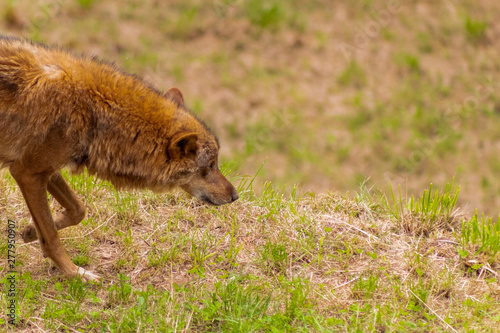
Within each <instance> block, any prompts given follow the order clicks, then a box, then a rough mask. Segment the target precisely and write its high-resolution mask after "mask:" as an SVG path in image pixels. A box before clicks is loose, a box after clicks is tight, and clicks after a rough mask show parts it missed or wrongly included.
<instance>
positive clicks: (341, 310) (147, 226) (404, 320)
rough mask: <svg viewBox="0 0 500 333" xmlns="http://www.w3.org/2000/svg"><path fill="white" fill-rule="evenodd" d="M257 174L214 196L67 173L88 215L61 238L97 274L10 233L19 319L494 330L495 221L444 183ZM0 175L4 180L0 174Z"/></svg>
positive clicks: (69, 326) (162, 328) (6, 179)
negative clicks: (206, 199)
mask: <svg viewBox="0 0 500 333" xmlns="http://www.w3.org/2000/svg"><path fill="white" fill-rule="evenodd" d="M254 180H255V176H252V177H244V178H240V180H239V186H238V188H239V190H240V192H241V195H242V198H241V199H240V200H239V201H237V202H236V203H234V204H231V205H228V206H223V207H219V208H214V207H208V206H203V205H202V206H200V205H199V204H198V203H197V202H196V201H195V200H191V199H187V198H186V197H185V196H184V195H179V194H174V195H171V194H166V195H158V194H152V193H149V192H143V193H141V192H137V193H133V194H127V193H118V192H115V191H114V190H113V189H110V188H108V187H107V186H105V185H106V184H105V183H102V182H100V181H97V180H94V179H92V177H91V176H89V175H86V174H84V175H81V176H76V177H75V176H70V180H69V181H70V183H71V184H73V186H75V188H77V189H79V190H77V191H78V192H79V193H78V195H79V196H85V197H86V198H87V199H91V202H92V206H91V207H89V218H88V219H87V220H86V221H85V223H84V224H86V226H85V227H84V226H77V227H73V228H70V229H68V230H64V231H62V232H61V234H62V238H63V239H64V244H65V247H66V249H67V250H68V252H69V253H70V256H71V257H72V259H73V260H74V261H75V262H77V263H78V264H79V265H82V266H83V267H85V268H86V269H90V270H92V271H94V272H96V273H98V274H100V275H101V276H103V281H102V282H100V283H82V282H81V280H80V279H78V278H74V279H69V280H66V279H65V278H64V277H61V276H60V273H59V272H58V270H57V269H53V268H52V263H51V262H50V261H49V260H44V259H43V258H42V256H41V255H40V250H39V245H38V244H37V243H34V244H30V245H23V244H22V242H21V240H20V239H18V243H17V248H16V255H17V258H18V260H19V263H18V272H19V273H18V278H17V285H16V286H17V290H18V299H17V306H18V312H19V321H18V327H17V331H21V332H22V331H26V332H28V331H29V330H30V327H32V326H33V325H35V324H36V326H38V327H40V328H41V329H44V330H45V331H49V332H51V331H56V330H83V331H86V332H98V331H99V332H100V331H109V332H124V331H126V332H131V331H142V332H175V331H189V332H283V331H288V332H311V331H314V332H356V331H362V332H365V331H378V330H383V331H411V332H420V331H422V332H423V331H428V330H431V331H449V330H451V328H450V327H452V328H453V329H454V330H456V331H459V332H460V331H464V332H465V331H470V330H474V331H480V332H493V331H495V330H494V329H492V328H493V327H497V326H498V325H499V324H500V323H499V320H500V319H499V318H500V316H499V315H500V306H499V305H498V302H497V301H496V297H494V296H488V295H490V293H491V291H492V290H493V291H495V290H498V281H497V274H496V273H495V272H496V269H497V265H498V254H499V251H500V248H499V246H498V243H499V241H498V240H499V238H500V229H499V227H498V224H497V223H495V222H492V220H491V219H487V218H484V217H483V218H479V217H478V215H477V214H476V215H475V216H473V217H472V218H467V217H464V216H463V215H461V214H460V212H459V211H457V209H456V202H457V200H458V194H459V191H458V188H457V187H454V186H453V185H452V184H450V185H448V186H446V187H445V188H444V189H438V188H436V187H435V186H432V185H431V186H430V187H429V189H428V190H426V191H424V192H423V193H422V194H421V195H420V196H409V197H406V196H405V195H403V193H405V191H404V190H402V189H401V190H398V194H393V196H392V197H391V198H386V196H385V195H384V194H383V193H382V192H380V191H376V190H375V189H374V188H373V187H371V188H367V187H366V186H365V185H364V186H363V187H362V188H361V189H360V191H359V192H357V194H356V195H355V197H354V198H350V197H349V196H346V195H342V194H339V193H331V194H329V195H316V194H314V193H311V192H308V193H300V191H299V190H298V189H297V188H292V189H290V190H289V191H286V189H283V188H276V187H274V186H273V185H272V184H271V183H267V184H264V185H263V186H262V190H261V191H260V192H255V191H254V190H252V188H253V187H254V185H256V184H254ZM365 184H366V183H365ZM236 185H238V183H236ZM0 186H2V187H6V188H8V187H10V186H12V184H11V177H10V176H8V174H6V173H3V176H2V178H1V182H0ZM89 186H90V188H89ZM287 193H289V194H287ZM1 199H2V202H3V204H2V205H1V206H0V217H1V218H2V220H5V219H7V218H8V217H9V216H10V215H11V214H12V211H10V210H8V209H7V204H5V202H8V205H9V206H15V207H19V208H18V209H17V210H16V212H15V214H14V215H15V216H18V215H19V214H27V212H24V209H23V208H22V205H20V203H22V197H21V195H20V193H19V191H17V190H14V191H11V192H9V195H8V196H5V195H2V197H1ZM119 201H120V202H121V203H120V204H118V203H119ZM53 206H54V208H55V209H56V208H57V205H55V204H54V203H53ZM92 207H96V208H97V207H99V208H100V210H98V211H94V209H93V208H92ZM28 222H29V221H28V220H23V221H22V223H20V225H19V226H18V231H19V230H21V228H22V226H23V225H25V224H26V223H28ZM98 226H100V227H99V228H97V227H98ZM0 241H1V243H2V244H4V243H6V235H5V234H3V236H2V240H0ZM2 253H3V254H4V255H2V258H1V259H0V261H5V259H4V258H5V250H4V249H3V248H2ZM2 267H5V265H2ZM2 282H4V283H5V282H6V281H5V280H2ZM0 295H1V302H2V304H6V301H7V297H6V294H5V293H2V294H0ZM2 325H3V327H4V328H5V329H7V330H13V328H12V327H10V326H8V325H6V324H2Z"/></svg>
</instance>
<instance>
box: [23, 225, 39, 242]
mask: <svg viewBox="0 0 500 333" xmlns="http://www.w3.org/2000/svg"><path fill="white" fill-rule="evenodd" d="M21 237H22V238H23V241H24V242H25V243H31V242H34V241H36V240H37V239H38V236H37V235H36V229H35V226H34V225H33V224H30V225H29V226H27V227H26V228H24V230H23V231H22V232H21Z"/></svg>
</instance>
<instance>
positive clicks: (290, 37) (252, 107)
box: [0, 0, 500, 215]
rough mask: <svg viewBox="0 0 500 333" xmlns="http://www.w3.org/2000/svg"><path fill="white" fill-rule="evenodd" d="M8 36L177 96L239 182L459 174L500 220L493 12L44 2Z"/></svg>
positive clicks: (409, 181)
mask: <svg viewBox="0 0 500 333" xmlns="http://www.w3.org/2000/svg"><path fill="white" fill-rule="evenodd" d="M0 11H2V12H1V15H3V18H4V20H3V21H2V22H1V23H0V26H2V28H3V31H5V32H6V33H13V34H16V35H19V36H26V37H29V38H33V39H36V40H41V41H44V42H47V43H57V44H59V45H62V46H64V47H70V48H72V49H74V50H75V51H76V52H86V53H94V54H97V55H99V56H101V57H103V58H107V59H110V60H114V61H116V62H117V63H118V64H120V65H121V66H123V67H125V68H126V69H127V70H129V71H132V72H135V73H138V74H140V75H142V76H144V77H145V78H146V79H147V80H149V81H151V82H152V83H154V84H156V85H157V86H158V87H159V88H161V89H167V88H168V87H170V86H174V85H175V86H178V87H180V88H181V90H182V91H183V92H184V95H185V98H186V101H187V104H188V105H189V106H190V107H191V108H192V109H193V111H195V112H197V113H200V114H201V117H202V118H203V119H206V120H207V122H208V123H209V124H210V125H211V126H213V127H214V128H215V129H216V132H217V133H218V134H219V136H220V137H221V142H222V144H223V151H222V155H223V157H224V158H225V159H226V160H227V161H228V162H229V167H230V168H231V169H233V171H235V172H238V173H240V174H254V173H255V171H256V170H257V169H258V168H259V167H260V166H261V164H262V163H263V161H264V160H266V159H267V163H266V166H265V167H264V168H263V171H262V173H261V174H260V175H259V178H258V179H259V180H272V181H273V183H276V184H295V183H297V184H301V185H302V187H304V188H307V189H311V190H314V191H315V192H322V193H326V192H327V191H331V190H333V189H336V190H340V191H347V190H349V191H353V189H354V190H355V189H357V188H358V187H359V184H361V183H362V182H363V181H365V180H366V179H368V178H369V183H370V184H374V185H376V187H379V188H381V189H383V190H388V184H389V182H392V183H394V184H398V183H401V184H403V185H404V186H405V187H407V188H408V190H409V191H410V192H411V193H420V192H421V191H422V190H423V189H425V188H426V187H427V186H428V184H429V183H430V182H433V183H435V184H439V185H441V186H443V185H444V184H445V183H446V182H448V181H450V180H451V179H452V178H453V177H455V181H456V183H458V184H460V185H461V187H462V189H463V191H462V196H461V202H460V204H461V206H465V205H467V204H468V205H467V209H468V213H469V214H471V213H472V212H473V210H474V209H475V208H478V209H480V210H481V211H485V212H486V213H488V214H490V215H496V214H497V213H498V212H499V210H498V207H499V200H500V199H498V198H500V196H499V193H500V181H499V180H498V179H499V177H497V176H496V174H497V173H498V172H499V171H500V164H499V162H498V161H499V160H498V155H499V147H498V143H497V141H498V137H499V136H498V128H499V127H500V118H499V115H498V109H499V107H498V105H499V101H498V94H497V90H498V82H499V78H498V74H497V72H498V69H499V59H500V57H499V56H498V52H499V51H498V50H500V47H499V45H498V43H499V41H500V38H498V37H499V32H500V26H499V23H498V20H497V19H496V18H497V17H498V16H499V15H500V3H499V2H497V1H480V2H477V1H472V0H462V1H458V0H456V1H444V2H442V1H363V2H352V1H350V2H347V1H343V2H341V1H336V2H331V1H320V0H314V1H308V2H300V1H294V0H290V1H276V0H268V1H257V0H245V1H244V0H221V1H219V0H217V1H198V0H189V1H168V2H167V1H153V0H146V1H142V0H141V1H139V0H133V1H127V2H119V1H93V0H78V1H64V0H57V1H39V2H33V1H28V0H17V1H15V2H8V5H7V6H4V7H3V8H1V9H0Z"/></svg>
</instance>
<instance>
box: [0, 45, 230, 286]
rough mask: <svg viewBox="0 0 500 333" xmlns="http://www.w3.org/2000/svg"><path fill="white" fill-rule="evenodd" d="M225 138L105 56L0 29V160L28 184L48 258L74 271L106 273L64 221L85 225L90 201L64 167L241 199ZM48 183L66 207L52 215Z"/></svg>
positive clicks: (87, 276)
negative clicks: (80, 255) (67, 245)
mask: <svg viewBox="0 0 500 333" xmlns="http://www.w3.org/2000/svg"><path fill="white" fill-rule="evenodd" d="M219 148H220V144H219V140H218V139H217V137H216V136H215V135H214V134H213V132H212V131H211V130H210V129H209V128H208V127H207V126H206V125H205V124H204V123H203V122H202V121H200V120H199V119H197V117H196V116H195V115H193V114H192V113H190V112H189V111H188V110H187V109H186V107H185V104H184V98H183V96H182V93H181V92H180V90H179V89H177V88H171V89H169V90H167V91H166V92H165V93H162V92H160V91H159V90H157V89H155V88H153V87H152V86H150V85H149V84H148V83H146V82H145V81H144V80H142V79H141V78H140V77H138V76H135V75H130V74H127V73H125V72H124V71H122V70H120V69H119V68H118V67H117V66H116V65H114V64H113V63H108V62H105V61H102V60H99V59H97V58H96V57H89V56H84V55H82V56H80V55H75V54H73V53H71V52H70V51H67V50H63V49H61V48H57V47H49V46H46V45H43V44H40V43H34V42H31V41H29V40H25V39H20V38H15V37H4V36H0V167H2V168H8V169H9V172H10V174H11V175H12V177H13V178H14V179H15V181H16V182H17V184H18V186H19V188H20V189H21V192H22V195H23V197H24V199H25V201H26V204H27V206H28V208H29V211H30V214H31V216H32V219H33V224H31V225H29V226H27V227H26V229H25V230H23V232H22V237H23V239H24V241H25V242H31V241H34V240H36V239H38V240H39V242H40V246H41V249H42V251H43V254H44V256H45V257H49V258H50V259H51V260H52V261H53V262H54V263H55V265H56V266H57V267H58V268H59V269H60V270H61V271H62V273H63V274H65V275H66V276H68V277H72V276H77V275H78V276H81V277H82V278H83V279H84V280H86V281H88V280H97V279H99V278H100V277H99V276H98V275H96V274H94V273H92V272H90V271H87V270H85V269H83V268H81V267H78V266H76V265H75V264H74V263H73V262H72V261H71V260H70V258H69V257H68V255H67V254H66V252H65V250H64V248H63V246H62V244H61V241H60V239H59V236H58V230H59V229H63V228H66V227H69V226H73V225H77V224H78V223H80V222H81V221H82V220H83V218H84V217H85V206H84V205H83V203H82V202H81V201H80V200H79V199H78V198H77V197H76V195H75V194H74V192H73V191H72V190H71V189H70V187H69V185H68V184H67V183H66V181H65V180H64V178H63V177H62V176H61V173H60V170H61V169H62V168H65V167H66V168H68V169H69V170H70V171H71V172H73V173H78V172H82V170H84V169H87V170H88V172H89V173H90V174H93V175H95V176H96V177H98V178H101V179H104V180H108V181H110V182H111V183H112V184H113V185H114V186H115V187H116V188H118V189H127V188H128V189H143V188H149V189H152V190H154V191H164V190H169V189H172V188H174V187H180V188H181V189H183V190H184V191H186V192H187V193H189V194H191V195H192V196H194V197H196V198H198V199H200V200H202V201H204V202H206V203H208V204H211V205H223V204H227V203H231V202H233V201H235V200H237V199H238V193H237V191H236V189H235V188H234V187H233V185H231V183H230V182H229V181H228V180H227V179H226V178H225V177H224V176H223V175H222V173H221V172H220V170H219V167H218V151H219ZM47 191H48V192H49V193H50V194H51V195H52V196H53V197H54V198H55V200H57V201H58V202H59V203H60V204H61V206H62V207H63V208H64V211H63V212H62V213H61V214H59V215H58V216H56V217H55V219H54V218H53V217H52V214H51V211H50V208H49V204H48V199H47Z"/></svg>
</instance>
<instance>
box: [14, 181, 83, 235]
mask: <svg viewBox="0 0 500 333" xmlns="http://www.w3.org/2000/svg"><path fill="white" fill-rule="evenodd" d="M47 190H48V191H49V193H50V194H51V195H52V196H53V197H54V199H56V200H57V202H59V203H60V204H61V206H63V207H64V211H63V212H62V213H61V214H59V215H58V216H57V217H56V218H55V222H54V223H55V225H56V228H57V230H60V229H64V228H67V227H70V226H72V225H77V224H78V223H80V222H81V221H82V220H83V218H84V217H85V206H84V205H83V204H82V202H81V201H80V200H79V199H78V198H77V197H76V195H75V193H74V192H73V191H72V190H71V188H70V187H69V185H68V184H67V183H66V181H65V180H64V178H63V177H62V175H61V173H60V172H56V173H55V174H54V175H52V177H51V178H50V180H49V182H48V184H47ZM21 235H22V238H23V240H24V242H25V243H29V242H33V241H35V240H37V234H36V229H35V226H34V225H33V224H30V225H29V226H27V227H26V228H25V229H24V230H23V232H22V233H21Z"/></svg>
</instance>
